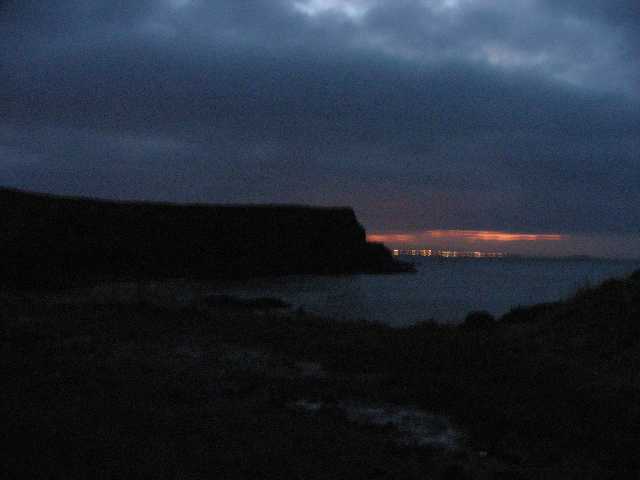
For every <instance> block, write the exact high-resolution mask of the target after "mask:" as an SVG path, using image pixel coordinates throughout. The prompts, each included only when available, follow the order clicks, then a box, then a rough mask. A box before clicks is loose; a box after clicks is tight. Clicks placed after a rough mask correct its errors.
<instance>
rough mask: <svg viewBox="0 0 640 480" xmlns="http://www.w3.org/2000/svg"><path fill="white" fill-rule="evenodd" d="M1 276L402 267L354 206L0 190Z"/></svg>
mask: <svg viewBox="0 0 640 480" xmlns="http://www.w3.org/2000/svg"><path fill="white" fill-rule="evenodd" d="M0 251H2V253H3V255H2V263H3V269H2V270H3V273H2V274H1V275H0V277H2V278H3V279H4V281H5V282H21V283H26V284H32V283H34V282H35V283H38V281H43V282H46V281H48V280H51V279H53V280H54V281H61V282H66V281H78V280H84V279H86V278H95V277H108V278H114V277H128V278H132V277H133V278H139V277H145V278H166V277H191V278H228V277H251V276H259V275H280V274H293V273H354V272H393V271H403V270H406V266H404V265H403V264H401V263H400V262H396V261H394V259H393V258H392V256H391V255H390V252H389V251H388V250H387V249H386V248H385V247H384V246H382V245H380V244H372V243H368V242H366V239H365V231H364V229H363V227H362V226H361V225H360V224H359V223H358V221H357V219H356V217H355V214H354V212H353V210H352V209H350V208H318V207H303V206H275V205H255V206H254V205H251V206H246V205H238V206H214V205H176V204H163V203H146V202H115V201H104V200H94V199H85V198H69V197H56V196H50V195H43V194H34V193H26V192H21V191H17V190H10V189H0Z"/></svg>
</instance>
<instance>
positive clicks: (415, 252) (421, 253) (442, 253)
mask: <svg viewBox="0 0 640 480" xmlns="http://www.w3.org/2000/svg"><path fill="white" fill-rule="evenodd" d="M392 253H393V255H394V256H396V257H397V256H399V255H410V256H412V257H441V258H502V257H506V256H507V254H506V253H504V252H479V251H473V252H467V251H461V250H433V249H431V248H410V249H407V250H403V249H400V248H394V249H393V250H392Z"/></svg>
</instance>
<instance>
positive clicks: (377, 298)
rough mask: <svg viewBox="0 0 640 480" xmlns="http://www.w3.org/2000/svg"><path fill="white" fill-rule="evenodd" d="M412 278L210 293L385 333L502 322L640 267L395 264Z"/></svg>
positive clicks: (312, 280)
mask: <svg viewBox="0 0 640 480" xmlns="http://www.w3.org/2000/svg"><path fill="white" fill-rule="evenodd" d="M400 259H401V260H406V261H410V262H412V263H414V265H415V267H416V273H403V274H386V275H369V274H359V275H341V276H316V275H298V276H286V277H273V278H271V277H268V278H260V279H254V280H250V281H245V282H238V283H231V284H227V285H225V286H218V287H215V288H213V289H212V290H211V291H210V293H214V294H228V295H234V296H237V297H241V298H255V297H277V298H280V299H282V300H284V301H286V302H288V303H290V304H291V305H292V306H293V308H295V309H298V308H301V309H303V310H305V311H307V312H311V313H315V314H318V315H322V316H326V317H331V318H334V319H340V320H366V321H371V322H380V323H384V324H387V325H391V326H396V327H402V326H409V325H412V324H415V323H417V322H421V321H427V320H433V321H436V322H439V323H453V324H455V323H460V322H462V321H464V318H465V316H466V315H467V314H468V313H469V312H471V311H475V310H485V311H488V312H490V313H491V314H493V315H495V316H500V315H502V314H504V313H506V312H508V311H509V310H510V309H512V308H514V307H517V306H526V305H532V304H536V303H541V302H553V301H558V300H563V299H566V298H568V297H570V296H572V295H573V294H575V293H576V292H577V291H578V290H579V289H581V288H585V287H590V286H596V285H598V284H599V283H601V282H602V281H604V280H606V279H609V278H611V277H622V276H625V275H628V274H630V273H633V272H634V271H635V270H638V269H640V260H633V261H631V260H606V259H592V258H563V259H544V258H521V257H503V258H439V257H436V258H434V257H409V256H407V257H404V258H403V257H402V256H401V257H400Z"/></svg>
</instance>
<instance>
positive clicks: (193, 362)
mask: <svg viewBox="0 0 640 480" xmlns="http://www.w3.org/2000/svg"><path fill="white" fill-rule="evenodd" d="M140 300H141V301H140V302H134V303H130V302H123V301H121V300H118V301H116V300H114V299H111V300H109V301H100V302H97V301H95V300H88V298H87V297H83V295H82V294H81V293H80V294H74V295H67V296H61V295H58V296H51V295H45V294H33V293H32V294H17V293H15V292H14V293H9V292H3V293H0V315H1V317H0V318H1V325H2V330H1V332H0V333H1V341H2V366H3V369H2V370H3V372H4V373H3V382H2V383H3V384H2V391H1V393H0V395H1V402H2V403H1V404H2V422H3V428H2V436H3V437H4V438H2V440H5V441H4V442H2V444H3V445H4V447H1V448H2V449H3V450H4V451H2V452H1V454H0V459H1V461H2V467H1V468H2V469H3V470H4V471H5V473H6V474H5V475H3V478H229V479H236V478H247V479H249V478H251V479H255V478H282V479H289V478H291V479H295V478H300V479H343V478H344V479H360V478H362V479H365V478H366V479H371V478H394V479H404V478H408V479H409V478H410V479H414V478H415V479H417V478H436V479H439V478H452V479H453V478H505V479H506V478H524V479H529V478H581V479H586V478H598V479H601V478H612V479H613V478H616V479H617V478H638V475H639V474H640V373H639V372H640V369H639V368H640V272H638V273H636V274H634V275H633V276H631V277H629V278H627V279H624V280H612V281H609V282H606V283H605V284H603V285H601V286H600V287H597V288H595V289H588V290H584V291H581V292H579V293H578V294H576V296H575V297H574V298H572V299H569V300H567V301H566V302H561V303H556V304H548V305H539V306H536V307H532V308H528V309H519V310H516V311H513V312H511V313H509V314H507V315H505V316H504V317H503V318H501V319H499V321H497V322H494V323H491V322H488V323H486V324H485V322H482V321H479V322H477V324H476V325H475V326H474V325H472V324H468V325H466V326H464V325H463V326H459V327H450V326H437V325H434V324H431V323H428V322H426V323H424V324H420V325H417V326H415V327H411V328H405V329H392V328H390V327H385V326H381V325H372V324H367V323H338V322H332V321H328V320H324V319H319V318H315V317H313V316H310V315H307V314H304V313H295V312H275V311H273V312H265V311H259V310H255V309H247V308H236V307H233V306H232V305H229V306H224V305H217V306H215V307H207V306H206V305H204V304H203V303H201V302H195V303H194V304H193V305H191V306H189V307H186V308H178V307H168V306H164V307H161V306H158V305H153V304H151V303H149V302H145V301H144V298H143V297H141V298H140ZM345 403H349V404H359V405H365V406H380V405H386V406H388V407H389V406H394V405H395V406H398V405H400V406H411V407H412V408H415V409H423V410H424V411H427V412H433V413H440V414H444V415H446V416H447V417H448V418H450V419H451V420H452V422H453V424H454V426H455V427H456V428H457V429H458V431H459V432H463V435H461V436H460V437H459V438H458V439H457V443H456V445H455V446H449V447H447V448H445V447H442V446H440V445H436V444H425V443H420V442H416V441H412V440H411V439H410V438H409V439H407V435H406V432H404V433H403V432H402V429H401V428H398V427H397V426H394V425H391V424H388V425H383V424H377V425H374V424H371V423H370V422H369V423H367V422H363V421H358V420H357V419H354V418H353V417H352V416H351V417H350V416H349V415H348V414H347V413H346V410H345V409H344V408H343V405H344V404H345ZM389 408H391V407H389ZM403 435H404V437H403Z"/></svg>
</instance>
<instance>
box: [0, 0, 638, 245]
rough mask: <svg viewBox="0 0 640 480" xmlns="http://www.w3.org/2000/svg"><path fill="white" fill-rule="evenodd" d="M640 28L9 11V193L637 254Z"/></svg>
mask: <svg viewBox="0 0 640 480" xmlns="http://www.w3.org/2000/svg"><path fill="white" fill-rule="evenodd" d="M639 19H640V4H639V3H638V2H637V1H635V0H633V1H617V2H611V1H607V0H580V1H578V0H573V1H551V0H537V1H534V0H523V1H517V2H513V1H506V0H489V1H479V0H476V1H474V0H432V1H427V0H394V1H382V0H264V1H259V0H255V1H250V0H247V1H237V0H219V1H204V0H144V1H136V2H130V1H125V0H115V1H114V0H111V1H108V2H107V1H100V0H94V1H86V0H82V1H81V0H68V1H61V0H50V1H47V2H38V1H35V0H9V1H8V2H7V1H5V2H3V3H2V4H0V44H2V49H0V105H1V109H0V184H1V185H4V186H14V187H21V188H27V189H32V190H40V191H47V192H53V193H65V194H82V195H91V196H101V197H108V198H120V199H148V200H170V201H200V202H225V203H227V202H234V203H245V202H260V203H262V202H285V203H310V204H322V205H336V204H340V205H342V204H346V205H351V206H353V207H354V208H355V210H356V213H357V214H358V217H359V218H360V219H361V221H362V222H363V223H364V224H365V226H366V227H367V229H368V230H369V231H372V232H378V233H384V232H398V231H405V232H406V231H409V232H411V231H414V232H419V231H426V230H447V229H464V230H499V231H507V232H535V233H539V234H545V233H549V234H555V233H559V234H562V235H569V236H572V235H573V236H576V237H581V238H585V236H589V235H593V236H594V238H596V237H597V238H603V236H604V237H606V236H607V235H611V236H612V237H613V236H615V237H616V238H622V237H624V238H627V239H628V241H627V242H626V243H625V242H622V245H623V247H620V248H622V249H624V248H626V249H627V250H628V252H630V251H631V250H632V249H633V248H637V247H638V243H639V241H638V225H640V209H639V208H638V205H640V187H638V185H640V165H639V160H640V159H639V155H638V154H639V152H640V108H639V107H640V65H639V59H640V20H639ZM634 242H635V243H634ZM636 251H637V250H636ZM628 252H627V254H628Z"/></svg>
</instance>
